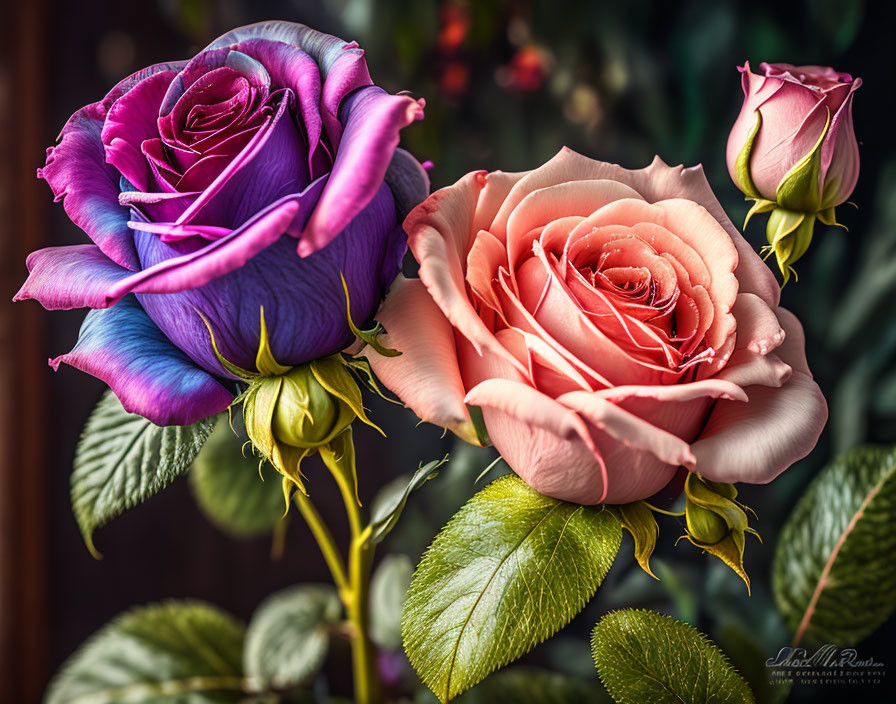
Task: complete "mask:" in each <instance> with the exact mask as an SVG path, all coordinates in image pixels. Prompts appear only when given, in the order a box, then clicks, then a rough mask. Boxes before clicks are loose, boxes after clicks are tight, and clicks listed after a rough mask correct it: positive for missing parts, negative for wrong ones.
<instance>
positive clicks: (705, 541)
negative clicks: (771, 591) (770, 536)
mask: <svg viewBox="0 0 896 704" xmlns="http://www.w3.org/2000/svg"><path fill="white" fill-rule="evenodd" d="M684 493H685V496H686V497H687V503H686V504H685V508H684V515H685V521H686V524H687V533H686V535H685V536H684V537H686V538H687V539H688V540H689V541H690V542H691V543H692V544H694V545H696V546H697V547H698V548H701V549H703V550H705V551H706V552H708V553H710V554H711V555H715V556H716V557H718V558H719V559H720V560H722V561H723V562H724V563H725V564H726V565H728V566H729V567H730V568H731V569H732V570H734V571H735V572H736V573H737V574H738V576H739V577H740V578H741V579H743V580H744V583H745V584H746V585H747V591H749V589H750V578H749V577H748V576H747V573H746V571H745V570H744V545H745V538H746V534H747V533H752V534H753V535H755V536H757V537H758V536H759V534H758V533H757V532H756V531H755V530H753V529H752V528H750V527H749V526H748V525H747V513H746V511H747V510H749V509H746V507H745V506H743V505H742V504H740V503H738V502H737V501H735V499H736V498H737V489H736V488H735V487H734V486H733V485H732V484H724V483H721V482H713V481H710V480H708V479H704V478H703V477H699V476H697V475H696V474H689V475H688V478H687V480H686V481H685V484H684ZM745 509H746V510H745Z"/></svg>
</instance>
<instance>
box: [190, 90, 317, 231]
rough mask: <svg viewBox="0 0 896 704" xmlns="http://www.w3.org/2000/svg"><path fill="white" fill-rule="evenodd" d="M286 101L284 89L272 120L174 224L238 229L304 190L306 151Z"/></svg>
mask: <svg viewBox="0 0 896 704" xmlns="http://www.w3.org/2000/svg"><path fill="white" fill-rule="evenodd" d="M290 100H291V93H290V91H286V90H285V91H284V92H283V96H282V98H281V100H280V103H279V105H278V108H277V112H276V114H275V115H274V117H273V118H272V119H271V121H270V122H269V123H268V124H267V126H265V127H262V128H261V129H259V130H258V132H256V133H255V135H254V136H253V137H252V139H251V140H250V141H249V143H248V144H247V145H246V147H245V148H244V149H243V150H242V151H241V152H240V153H239V154H238V155H237V156H235V157H234V158H233V159H232V160H231V162H230V163H229V164H227V166H226V167H225V168H223V169H221V170H220V173H219V174H218V175H217V176H216V177H215V179H214V181H213V182H212V183H211V184H210V185H209V186H208V187H207V188H206V189H205V190H204V191H203V192H202V194H201V195H199V197H197V198H196V200H194V201H193V202H192V203H191V204H190V205H189V207H188V208H187V209H186V210H185V211H184V212H183V214H181V215H180V217H178V219H177V221H176V222H177V224H178V225H184V224H187V223H191V222H194V221H195V222H198V223H200V224H203V225H219V226H222V227H238V226H241V225H242V224H243V223H244V222H245V221H246V219H247V218H249V217H251V216H253V215H255V214H256V213H258V212H259V211H260V210H262V209H263V208H266V207H268V206H269V205H270V204H271V203H273V202H275V201H277V200H278V199H280V198H283V197H284V196H288V195H292V194H297V193H301V192H302V191H303V190H304V189H305V187H306V186H307V185H308V182H309V181H308V179H309V175H308V163H307V152H306V151H305V145H304V144H303V143H302V137H301V134H300V132H299V130H298V128H297V125H296V124H295V121H294V120H293V117H292V114H291V112H290V111H289V109H288V108H289V102H290Z"/></svg>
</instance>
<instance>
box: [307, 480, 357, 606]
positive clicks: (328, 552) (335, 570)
mask: <svg viewBox="0 0 896 704" xmlns="http://www.w3.org/2000/svg"><path fill="white" fill-rule="evenodd" d="M295 502H296V505H297V506H298V507H299V511H301V513H302V516H303V517H304V518H305V522H306V523H307V524H308V527H309V528H310V529H311V534H312V535H313V536H314V539H315V540H316V541H317V544H318V546H320V551H321V553H322V554H323V556H324V561H326V563H327V567H329V568H330V574H332V575H333V582H335V584H336V588H337V589H338V590H339V596H340V597H341V598H342V601H343V603H344V604H345V605H346V607H348V602H349V599H350V594H349V592H350V591H351V588H350V586H349V582H348V577H347V576H346V574H345V568H344V567H343V566H342V555H341V554H340V552H339V548H338V547H337V546H336V541H335V540H333V534H332V533H330V529H329V528H327V525H326V524H325V523H324V521H323V518H321V515H320V514H319V513H318V512H317V509H316V508H315V507H314V504H313V503H311V499H310V498H309V497H308V496H306V495H305V494H303V493H302V492H301V491H297V492H296V493H295Z"/></svg>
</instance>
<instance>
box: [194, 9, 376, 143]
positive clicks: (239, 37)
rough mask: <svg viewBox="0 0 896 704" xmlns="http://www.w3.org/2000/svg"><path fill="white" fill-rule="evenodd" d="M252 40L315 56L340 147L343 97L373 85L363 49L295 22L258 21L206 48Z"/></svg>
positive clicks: (327, 116) (331, 131) (325, 109)
mask: <svg viewBox="0 0 896 704" xmlns="http://www.w3.org/2000/svg"><path fill="white" fill-rule="evenodd" d="M252 39H266V40H268V41H271V42H282V43H283V44H288V45H290V46H295V47H298V48H299V49H301V50H302V51H304V52H306V53H307V54H309V55H310V56H311V58H312V59H314V61H315V63H316V64H317V65H318V67H319V69H320V75H321V76H322V78H323V88H322V96H321V108H322V110H321V118H322V119H323V123H324V126H325V128H326V130H327V136H328V137H329V139H330V142H331V143H332V146H333V148H334V149H335V148H336V147H338V146H339V142H340V137H341V135H342V124H340V121H339V119H338V114H339V109H340V105H341V104H342V101H343V99H344V98H345V97H346V96H347V95H349V94H350V93H351V92H352V91H354V90H356V89H358V88H361V87H362V86H369V85H372V84H373V81H372V80H371V79H370V73H369V72H368V70H367V62H366V61H365V60H364V51H363V50H362V49H360V48H359V47H358V45H357V44H356V43H354V42H345V41H343V40H342V39H339V37H334V36H332V35H330V34H324V33H323V32H318V31H316V30H314V29H311V28H310V27H306V26H305V25H303V24H295V23H293V22H259V23H257V24H251V25H248V26H246V27H240V28H239V29H234V30H233V31H231V32H228V33H227V34H224V35H223V36H221V37H219V38H218V39H216V40H215V41H213V42H212V43H211V44H209V46H208V47H207V49H206V51H208V50H210V49H218V48H221V47H226V46H232V45H234V44H238V43H240V42H246V41H249V40H252Z"/></svg>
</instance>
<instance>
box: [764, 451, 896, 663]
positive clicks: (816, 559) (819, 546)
mask: <svg viewBox="0 0 896 704" xmlns="http://www.w3.org/2000/svg"><path fill="white" fill-rule="evenodd" d="M894 515H896V448H892V447H864V448H858V449H856V450H852V451H850V452H846V453H844V454H842V455H840V456H839V457H837V458H836V459H835V460H834V461H833V462H831V463H830V464H829V465H828V466H827V467H825V468H824V469H823V470H822V471H821V472H819V474H818V476H817V477H816V478H815V480H814V481H813V482H812V483H811V484H810V485H809V488H808V489H807V490H806V493H805V494H804V495H803V497H802V498H801V499H800V501H799V503H797V505H796V508H795V509H794V511H793V513H792V514H791V515H790V518H789V519H788V521H787V523H786V524H785V526H784V529H783V531H782V532H781V538H780V540H779V542H778V547H777V550H776V552H775V560H774V565H773V569H772V586H773V587H774V592H775V600H776V601H777V603H778V608H779V609H780V610H781V613H782V614H783V616H784V618H785V620H786V621H787V622H788V625H789V626H790V628H791V629H792V630H793V631H794V632H795V633H796V636H795V639H794V640H795V642H800V643H802V644H804V645H810V646H811V645H821V644H824V643H832V644H834V645H839V646H849V645H854V644H855V643H858V642H859V641H861V640H862V639H863V638H865V637H866V636H868V635H869V634H870V633H871V632H872V631H874V630H875V629H876V628H877V627H878V626H880V625H881V624H882V623H883V622H884V621H885V620H886V619H887V617H888V616H889V615H890V614H891V613H892V612H893V609H894V608H896V532H894V531H893V516H894Z"/></svg>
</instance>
